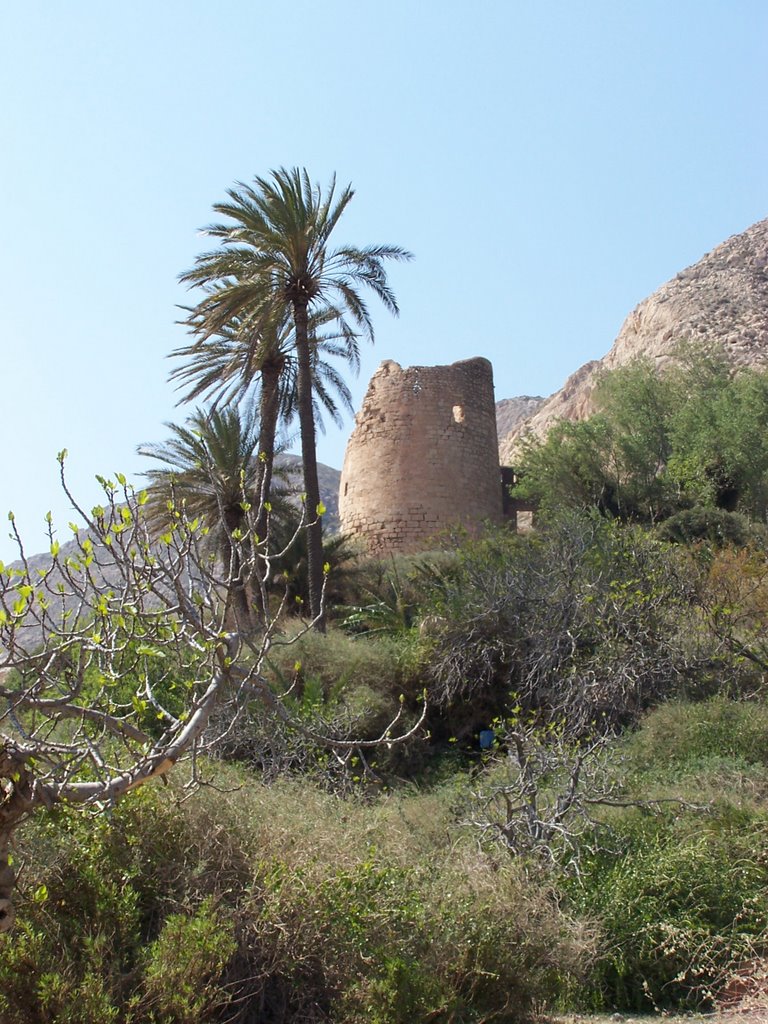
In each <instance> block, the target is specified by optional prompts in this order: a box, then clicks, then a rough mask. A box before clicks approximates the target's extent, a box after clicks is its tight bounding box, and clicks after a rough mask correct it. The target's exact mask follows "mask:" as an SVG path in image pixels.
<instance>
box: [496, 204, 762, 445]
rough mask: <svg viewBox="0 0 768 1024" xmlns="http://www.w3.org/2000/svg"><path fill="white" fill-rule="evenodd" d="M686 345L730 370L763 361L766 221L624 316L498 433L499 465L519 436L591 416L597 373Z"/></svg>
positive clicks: (660, 361)
mask: <svg viewBox="0 0 768 1024" xmlns="http://www.w3.org/2000/svg"><path fill="white" fill-rule="evenodd" d="M686 340H687V341H694V342H702V343H712V344H715V345H718V346H719V347H721V348H722V350H723V352H724V353H725V354H726V356H727V357H728V359H729V360H731V361H732V362H733V364H734V365H735V366H755V367H764V366H766V365H767V364H768V219H766V220H762V221H759V222H758V223H757V224H753V225H752V227H750V228H748V229H747V230H746V231H744V232H742V233H741V234H739V235H734V236H733V237H732V238H729V239H728V240H727V241H725V242H723V243H722V244H721V245H718V246H717V248H715V249H713V250H712V252H710V253H707V254H706V255H705V256H704V257H703V258H702V259H700V260H699V262H698V263H696V264H694V265H693V266H692V267H688V268H687V269H686V270H682V271H681V272H680V273H679V274H677V275H675V277H674V278H673V279H672V280H671V281H668V282H667V283H666V284H664V285H662V287H661V288H659V289H658V291H656V292H654V293H653V295H651V296H650V297H649V298H647V299H645V300H644V301H643V302H641V303H640V305H639V306H637V307H636V308H635V309H634V310H633V311H632V312H631V313H630V314H629V316H628V317H627V319H626V320H625V321H624V324H623V326H622V328H621V330H620V331H619V334H618V336H617V338H616V340H615V342H614V343H613V347H612V348H611V350H610V351H609V352H608V353H607V355H605V356H604V357H603V358H602V359H597V360H594V361H592V362H589V363H586V364H585V365H584V366H582V367H580V369H578V370H576V372H575V373H573V374H572V375H571V376H570V377H569V378H568V380H567V381H566V382H565V384H564V385H563V387H562V388H561V389H560V390H559V391H557V392H555V394H554V395H551V396H550V397H549V398H547V399H546V400H545V401H543V402H542V403H541V405H540V406H539V408H537V409H536V410H535V411H534V413H533V415H531V416H527V417H525V418H523V419H520V420H518V421H517V422H516V423H514V424H513V425H512V426H511V427H510V428H509V430H507V429H504V430H502V429H500V430H499V454H500V458H501V462H502V464H509V463H510V462H512V461H513V460H514V450H515V444H516V442H517V440H518V439H519V437H520V436H521V435H522V434H523V433H524V432H526V431H528V430H531V431H533V432H534V433H536V434H538V435H543V434H545V433H546V432H547V430H548V429H549V428H550V427H551V426H552V424H553V423H555V422H556V421H557V420H558V419H571V420H580V419H585V418H586V417H587V416H589V415H590V414H591V413H592V412H593V411H594V409H593V405H592V392H593V390H594V384H595V376H596V374H597V373H598V372H599V371H601V370H612V369H615V368H616V367H618V366H623V365H624V364H625V363H628V362H630V361H631V360H632V359H635V358H637V357H638V356H646V357H649V358H651V359H653V360H654V361H655V362H656V365H657V366H663V365H664V363H665V362H668V361H669V359H670V358H671V357H672V353H673V351H674V349H675V347H676V345H677V344H678V343H679V342H681V341H686ZM512 401H519V400H518V399H513V400H512ZM499 404H502V403H499Z"/></svg>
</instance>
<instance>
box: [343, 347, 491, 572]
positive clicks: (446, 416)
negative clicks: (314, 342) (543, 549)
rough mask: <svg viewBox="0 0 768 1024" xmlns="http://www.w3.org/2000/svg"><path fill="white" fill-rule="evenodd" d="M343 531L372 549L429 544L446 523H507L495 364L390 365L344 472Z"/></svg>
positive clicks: (364, 412) (370, 399) (375, 383)
mask: <svg viewBox="0 0 768 1024" xmlns="http://www.w3.org/2000/svg"><path fill="white" fill-rule="evenodd" d="M339 515H340V518H341V529H342V532H343V533H345V534H347V535H349V536H351V537H355V538H358V539H359V540H360V541H361V542H362V543H363V545H364V546H365V547H366V548H367V550H368V551H369V552H370V553H371V554H373V555H383V554H387V553H390V552H410V551H417V550H419V549H423V548H425V547H427V546H428V545H429V542H430V539H431V538H433V537H434V536H435V535H436V534H438V533H440V532H441V531H443V530H445V529H446V528H447V527H450V526H453V525H456V524H461V525H463V526H465V527H467V528H468V529H469V530H470V531H471V532H476V531H477V530H478V529H479V527H480V525H481V524H482V523H483V522H485V521H487V520H491V521H494V522H499V521H501V519H502V490H501V480H500V470H499V459H498V441H497V436H496V410H495V403H494V393H493V369H492V367H491V364H490V363H489V362H488V360H487V359H480V358H477V359H467V360H464V361H462V362H458V363H453V364H452V365H450V366H409V367H406V368H405V369H403V368H402V367H401V366H400V365H399V364H398V363H395V362H392V361H391V360H387V361H386V362H383V363H382V364H381V366H380V367H379V368H378V370H377V371H376V373H375V374H374V375H373V377H372V378H371V382H370V384H369V386H368V392H367V394H366V396H365V399H364V401H363V405H362V408H361V410H360V412H359V413H358V414H357V417H356V419H355V428H354V430H353V432H352V436H351V437H350V439H349V443H348V445H347V451H346V455H345V458H344V468H343V470H342V474H341V488H340V494H339Z"/></svg>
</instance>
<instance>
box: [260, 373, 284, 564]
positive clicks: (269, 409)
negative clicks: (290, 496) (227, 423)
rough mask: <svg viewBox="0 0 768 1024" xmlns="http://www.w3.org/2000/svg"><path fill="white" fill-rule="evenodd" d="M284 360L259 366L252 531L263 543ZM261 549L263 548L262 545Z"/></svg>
mask: <svg viewBox="0 0 768 1024" xmlns="http://www.w3.org/2000/svg"><path fill="white" fill-rule="evenodd" d="M284 366H285V360H282V361H281V362H277V361H275V362H265V363H264V365H263V366H262V368H261V401H260V403H259V477H258V481H259V483H258V488H259V489H258V491H257V494H258V495H259V497H260V504H259V514H258V517H257V520H256V533H257V535H258V538H259V543H260V544H263V542H264V539H265V537H266V535H267V521H268V512H267V509H266V508H265V507H264V505H265V503H266V502H268V501H269V496H270V493H271V491H272V467H273V464H274V461H275V435H276V434H277V420H278V416H279V413H280V377H281V375H282V373H283V369H284ZM262 550H265V549H262Z"/></svg>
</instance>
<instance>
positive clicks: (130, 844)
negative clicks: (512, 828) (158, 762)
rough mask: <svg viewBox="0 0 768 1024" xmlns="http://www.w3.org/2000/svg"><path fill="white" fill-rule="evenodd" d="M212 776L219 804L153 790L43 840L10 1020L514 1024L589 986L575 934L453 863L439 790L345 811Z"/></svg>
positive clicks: (36, 834) (304, 788)
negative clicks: (437, 1016)
mask: <svg viewBox="0 0 768 1024" xmlns="http://www.w3.org/2000/svg"><path fill="white" fill-rule="evenodd" d="M217 776H218V779H219V782H220V783H221V784H222V785H224V786H226V787H227V789H229V790H230V791H229V792H216V793H213V792H208V793H203V794H202V795H200V796H198V798H197V799H196V800H195V801H194V802H187V803H184V804H183V805H181V806H179V805H178V804H177V803H176V802H175V800H174V799H173V795H172V794H170V793H169V792H168V791H165V792H154V791H153V792H150V791H145V792H142V793H141V794H137V795H136V796H133V797H131V798H130V799H128V800H126V801H125V802H124V803H123V804H122V805H121V806H120V807H119V808H118V809H117V810H116V812H115V813H114V814H113V815H112V816H111V817H110V818H109V820H103V821H102V822H101V823H100V824H98V825H96V826H94V823H93V822H86V821H83V819H82V818H78V817H75V816H72V815H69V814H67V813H62V814H60V815H57V816H56V817H53V818H49V819H43V818H41V819H40V820H39V821H38V822H37V825H36V828H35V829H34V830H33V831H31V832H30V833H28V834H27V837H26V841H25V848H24V850H23V851H22V852H23V854H24V855H25V856H30V857H34V861H33V866H31V867H30V870H29V871H28V873H27V876H26V879H25V888H26V894H27V899H26V901H25V902H24V903H23V905H22V910H23V915H22V917H23V919H22V921H21V922H20V924H19V926H18V930H17V932H16V934H15V935H14V936H13V937H4V938H3V940H2V942H3V951H2V952H3V955H2V957H1V958H0V992H2V996H0V1000H1V1001H0V1015H2V1019H3V1020H4V1021H7V1022H8V1024H17V1022H18V1024H21V1022H22V1021H23V1022H24V1024H36V1022H41V1024H42V1022H47V1021H50V1020H56V1021H57V1022H58V1021H61V1022H68V1024H70V1022H71V1024H74V1022H82V1024H86V1022H88V1024H91V1022H92V1024H96V1022H97V1021H98V1022H102V1021H116V1022H117V1021H119V1022H123V1021H135V1022H138V1021H142V1022H163V1024H166V1022H168V1024H170V1022H174V1024H176V1022H184V1024H187V1022H190V1024H191V1022H192V1021H195V1022H202V1021H213V1020H227V1021H233V1022H235V1021H247V1020H254V1019H260V1020H270V1021H276V1022H277V1021H290V1020H304V1021H321V1020H328V1019H338V1020H345V1021H359V1022H360V1024H363V1022H370V1021H376V1022H380V1024H384V1022H388V1021H402V1022H406V1021H410V1020H418V1019H422V1018H424V1017H427V1016H428V1015H429V1014H430V1013H436V1012H437V1011H441V1012H443V1013H451V1012H452V1013H454V1014H455V1019H456V1020H464V1021H473V1020H479V1019H482V1018H484V1017H487V1015H489V1014H498V1015H499V1019H500V1020H514V1019H516V1018H517V1017H518V1015H519V1014H520V1013H521V1012H525V1011H526V1009H528V1008H530V1007H531V1005H532V1003H533V1001H535V1000H539V999H542V998H545V997H552V996H553V995H554V994H555V991H556V983H557V981H558V979H559V978H561V977H562V978H563V979H567V978H568V977H571V978H572V980H575V979H576V978H577V977H579V976H580V972H581V970H582V967H583V958H584V954H585V953H586V952H587V951H588V948H589V942H588V940H585V939H584V938H583V937H582V936H581V934H580V929H579V928H578V927H574V926H573V925H572V924H571V923H570V922H569V921H568V919H567V918H566V917H565V916H563V915H561V914H560V912H559V911H558V910H557V908H556V906H554V905H553V904H552V903H551V902H549V901H548V900H547V899H546V894H545V893H544V892H539V891H538V890H530V891H529V890H528V889H527V887H526V885H525V883H524V879H523V878H522V877H521V876H520V874H519V873H518V872H517V871H516V869H515V865H514V864H511V863H507V864H500V863H498V862H491V861H488V860H487V859H485V858H483V857H481V856H479V855H478V854H477V853H476V852H473V849H472V844H471V843H465V844H462V845H461V846H460V847H456V846H455V843H454V839H453V838H452V837H451V835H450V833H449V831H448V826H449V823H450V798H451V794H450V791H446V792H444V793H441V792H436V793H434V794H432V795H424V796H416V795H414V796H412V797H410V798H397V799H396V798H390V799H389V801H388V802H387V803H385V804H383V805H381V806H370V805H366V804H364V803H362V802H360V801H358V800H348V801H347V802H346V803H345V804H344V805H340V804H339V803H338V800H337V799H336V798H334V797H332V796H323V795H322V794H320V793H319V792H318V791H317V790H316V789H315V788H314V787H313V786H312V785H311V783H308V782H304V783H301V784H296V785H288V784H286V783H282V784H278V785H276V786H274V787H272V788H271V789H265V788H264V787H262V786H261V785H260V784H259V783H258V782H257V781H256V780H255V779H253V778H249V777H247V776H242V775H240V776H237V775H234V774H233V773H232V772H229V773H224V774H223V775H222V773H221V772H220V771H217ZM237 784H244V785H245V787H246V788H243V789H239V790H234V791H233V790H232V789H231V787H232V786H235V785H237Z"/></svg>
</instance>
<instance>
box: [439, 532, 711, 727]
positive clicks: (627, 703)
mask: <svg viewBox="0 0 768 1024" xmlns="http://www.w3.org/2000/svg"><path fill="white" fill-rule="evenodd" d="M680 555H681V553H680V552H677V551H674V550H672V549H670V548H667V547H665V546H664V545H661V544H660V543H659V542H658V541H656V540H655V539H654V538H652V537H651V536H649V535H648V534H646V533H644V532H642V531H640V530H637V529H630V528H627V527H622V526H620V525H619V524H617V523H610V522H607V521H606V520H604V519H602V518H600V517H599V516H597V515H596V514H585V513H580V512H563V513H560V514H559V515H558V516H555V517H553V518H552V519H550V520H549V521H547V522H545V523H543V524H542V526H541V528H540V529H539V531H537V533H536V535H535V536H533V537H529V538H525V539H522V538H517V537H515V538H510V537H509V536H508V535H504V534H499V535H495V536H491V537H489V538H488V539H486V540H484V541H481V542H479V543H474V544H470V545H468V546H467V547H466V548H465V549H463V551H462V552H461V562H460V567H459V570H458V571H457V572H456V573H452V574H450V575H448V576H447V577H445V579H444V580H442V581H441V582H440V584H439V585H437V586H436V587H435V589H434V592H433V611H434V613H435V619H434V625H433V626H432V628H431V629H430V640H431V643H432V650H431V656H430V675H431V680H432V686H431V692H432V695H433V699H434V700H435V701H436V702H438V703H439V704H441V705H442V706H443V707H444V708H447V709H449V712H452V713H453V717H454V719H458V721H457V722H456V727H455V732H456V734H457V735H461V734H462V733H463V734H468V733H472V732H474V731H476V730H477V728H478V727H481V726H482V725H483V723H487V722H488V721H490V719H491V718H493V717H495V715H497V714H499V713H503V709H504V706H505V703H506V701H507V700H508V699H509V696H510V694H514V696H515V699H516V700H517V701H519V703H520V704H521V706H522V709H523V710H524V711H526V712H528V711H537V712H539V713H540V714H541V715H542V716H546V715H549V716H551V717H554V718H556V719H557V720H565V721H566V722H567V723H568V727H569V729H570V731H571V732H572V733H576V734H578V733H584V732H585V731H589V730H591V729H594V728H595V725H597V727H598V728H600V729H603V730H606V731H607V730H610V729H615V728H617V727H618V726H620V725H622V724H625V723H627V722H629V721H631V720H632V719H633V718H634V717H635V716H636V715H637V714H638V712H639V711H641V710H642V709H643V708H644V707H646V706H647V705H648V704H650V703H652V702H653V701H655V700H658V699H659V698H661V697H663V696H666V695H668V694H670V693H671V692H674V689H675V687H676V686H677V685H678V684H679V683H680V681H681V679H683V678H684V677H685V676H686V674H687V673H688V671H689V666H690V662H691V659H692V658H694V657H695V656H696V652H695V651H692V650H691V637H692V636H695V632H694V630H693V629H692V628H691V597H692V587H691V585H690V580H689V573H688V568H687V566H686V565H685V563H684V559H683V558H682V557H680Z"/></svg>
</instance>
